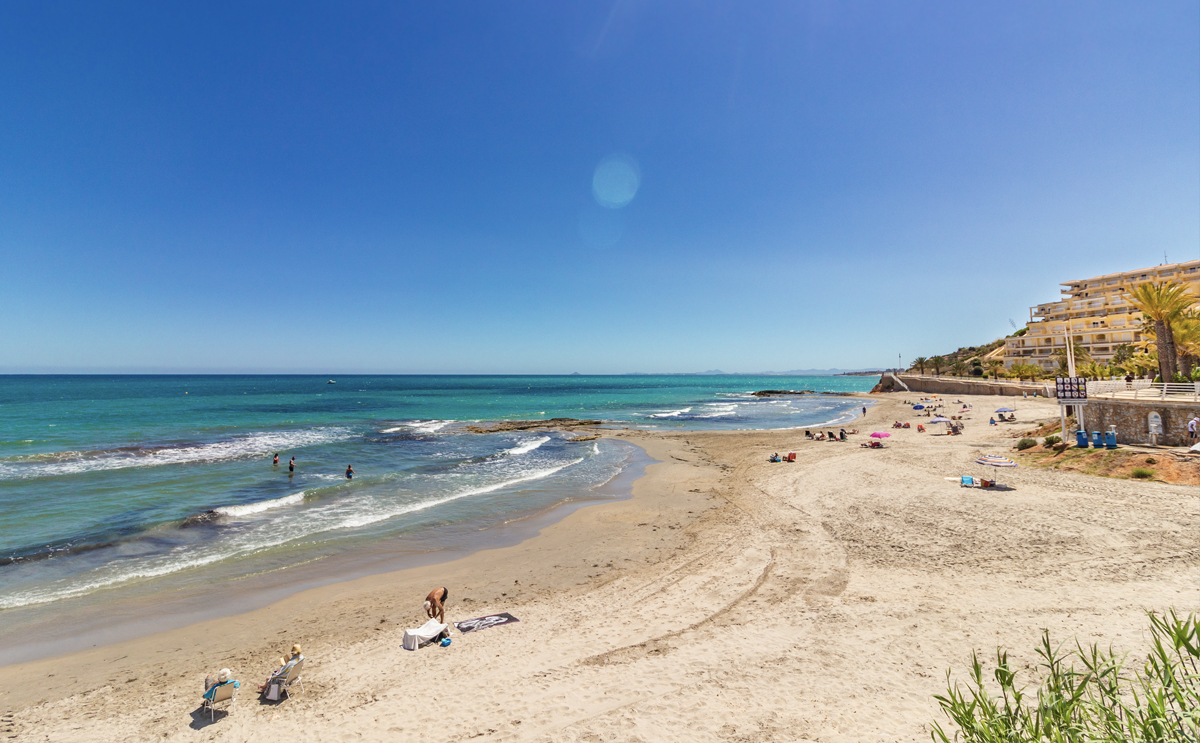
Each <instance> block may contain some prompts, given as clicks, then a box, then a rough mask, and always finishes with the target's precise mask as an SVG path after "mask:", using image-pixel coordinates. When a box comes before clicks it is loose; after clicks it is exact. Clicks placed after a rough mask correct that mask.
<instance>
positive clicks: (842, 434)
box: [804, 428, 858, 441]
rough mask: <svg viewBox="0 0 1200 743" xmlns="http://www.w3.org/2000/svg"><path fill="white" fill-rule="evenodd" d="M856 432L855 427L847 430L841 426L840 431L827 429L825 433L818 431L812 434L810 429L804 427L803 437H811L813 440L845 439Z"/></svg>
mask: <svg viewBox="0 0 1200 743" xmlns="http://www.w3.org/2000/svg"><path fill="white" fill-rule="evenodd" d="M856 433H858V429H857V428H856V429H854V430H853V431H847V430H846V429H844V428H843V429H841V430H840V431H838V432H837V433H834V432H833V431H829V432H828V433H826V432H825V431H818V432H817V433H816V434H813V432H812V431H809V430H808V429H805V430H804V438H806V439H812V440H813V441H845V440H846V437H847V436H850V435H853V434H856Z"/></svg>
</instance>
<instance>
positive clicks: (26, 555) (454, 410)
mask: <svg viewBox="0 0 1200 743" xmlns="http://www.w3.org/2000/svg"><path fill="white" fill-rule="evenodd" d="M876 381H877V380H876V378H875V377H748V376H620V377H586V376H569V377H564V376H555V377H544V376H535V377H516V376H503V377H477V376H471V377H459V376H349V377H338V378H337V379H336V384H328V383H327V382H328V380H327V378H324V377H311V376H57V377H56V376H12V377H0V614H3V613H5V612H12V611H20V610H25V609H28V608H29V607H47V606H54V605H55V604H57V603H59V602H69V601H79V600H84V599H90V600H95V599H96V598H97V597H99V598H100V599H101V600H103V597H104V596H105V595H106V593H107V594H110V595H111V594H112V593H113V592H117V593H119V592H122V591H124V592H126V593H128V592H130V591H133V592H139V591H140V592H141V593H142V595H145V594H146V593H147V592H153V591H155V590H159V589H161V588H163V587H164V586H174V587H177V586H179V585H200V584H210V583H213V582H216V581H222V580H232V579H237V578H240V577H244V576H247V575H253V574H260V573H263V572H269V571H274V570H280V569H284V568H287V567H288V566H291V565H295V564H298V563H305V562H312V561H313V560H318V559H320V558H323V557H329V556H333V555H339V554H345V553H346V552H348V551H349V550H353V549H354V548H356V547H360V546H362V545H366V544H375V543H380V542H385V541H386V542H388V543H389V544H398V545H402V546H403V547H404V548H411V549H412V550H415V551H422V550H433V549H437V548H438V547H439V544H438V541H437V540H438V539H443V538H444V535H445V534H447V533H448V532H447V530H448V529H454V528H460V529H461V530H462V532H463V534H467V535H469V533H471V532H473V531H478V530H481V529H486V528H488V527H489V526H490V525H494V524H500V523H504V522H507V521H511V520H513V519H518V518H520V517H522V516H524V515H528V514H532V513H537V512H541V511H544V510H545V509H547V508H549V507H551V506H554V505H556V504H558V503H562V502H565V501H568V500H572V499H593V498H603V497H613V494H611V493H609V492H606V491H604V490H602V486H603V485H604V484H605V483H607V482H609V481H611V480H612V479H613V478H614V477H615V476H617V474H618V473H620V472H621V471H622V469H623V468H625V467H627V466H628V464H629V462H630V461H632V457H633V454H634V451H635V450H634V449H633V447H630V446H628V445H626V444H623V443H621V442H617V441H611V440H600V441H590V442H585V443H572V442H571V441H570V440H569V439H570V438H572V435H571V434H566V435H564V434H559V433H547V434H543V433H527V432H518V433H499V434H486V435H478V434H470V433H467V432H465V431H464V430H463V425H464V423H466V422H470V421H491V420H503V419H531V418H532V419H542V418H552V417H575V418H602V419H605V420H606V421H609V422H610V423H609V425H612V426H636V427H646V428H658V429H676V428H682V429H736V428H743V429H751V428H753V429H772V428H791V427H804V426H814V425H818V424H822V423H829V424H834V423H836V422H842V421H847V420H850V419H851V418H852V417H853V416H854V413H855V411H857V410H858V408H859V407H860V406H861V404H862V403H861V401H859V400H855V399H850V398H843V397H836V396H825V395H818V396H805V397H797V398H790V399H760V398H755V397H752V396H750V395H749V394H748V393H749V392H750V391H753V390H757V389H812V390H817V391H822V392H861V391H866V390H868V389H870V387H871V386H872V385H873V384H874V383H875V382H876ZM277 452H278V453H279V456H280V464H279V465H278V466H273V465H272V464H271V458H272V456H273V455H274V454H275V453H277ZM293 456H294V457H296V462H297V466H296V469H295V471H294V472H289V470H288V466H287V464H288V460H289V459H290V458H291V457H293ZM348 465H353V467H354V471H355V473H356V474H355V477H354V478H353V479H352V480H348V479H347V478H346V477H345V475H344V472H345V469H346V467H347V466H348Z"/></svg>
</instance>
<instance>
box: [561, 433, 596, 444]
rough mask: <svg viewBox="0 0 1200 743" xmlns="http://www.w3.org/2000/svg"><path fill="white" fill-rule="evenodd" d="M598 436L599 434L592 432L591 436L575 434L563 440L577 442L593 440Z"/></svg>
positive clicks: (571, 442)
mask: <svg viewBox="0 0 1200 743" xmlns="http://www.w3.org/2000/svg"><path fill="white" fill-rule="evenodd" d="M598 438H600V434H598V433H594V434H592V435H591V436H576V437H575V438H573V439H563V441H566V442H567V443H568V444H577V443H579V442H580V441H595V440H596V439H598Z"/></svg>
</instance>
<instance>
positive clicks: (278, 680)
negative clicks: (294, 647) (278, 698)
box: [266, 658, 304, 701]
mask: <svg viewBox="0 0 1200 743" xmlns="http://www.w3.org/2000/svg"><path fill="white" fill-rule="evenodd" d="M303 674H304V659H303V658H301V659H300V660H298V661H296V662H295V663H292V664H291V665H288V666H284V667H283V670H281V671H280V672H279V673H278V674H276V675H274V676H272V677H271V678H270V679H268V680H267V689H266V691H267V692H270V689H271V685H272V684H278V685H279V691H280V693H281V694H286V695H287V698H288V699H291V698H292V684H300V691H304V675H303ZM267 698H268V699H270V698H271V697H270V696H268V697H267ZM272 701H274V700H272Z"/></svg>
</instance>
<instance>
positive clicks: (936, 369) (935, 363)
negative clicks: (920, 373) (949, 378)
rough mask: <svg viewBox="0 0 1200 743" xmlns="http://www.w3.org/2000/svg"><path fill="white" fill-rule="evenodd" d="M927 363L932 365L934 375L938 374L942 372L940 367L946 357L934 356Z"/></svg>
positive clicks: (944, 362) (943, 364) (944, 363)
mask: <svg viewBox="0 0 1200 743" xmlns="http://www.w3.org/2000/svg"><path fill="white" fill-rule="evenodd" d="M929 365H930V366H932V367H933V373H934V375H935V376H937V375H940V374H941V373H942V367H943V366H945V365H946V359H945V358H943V357H941V356H934V357H933V358H932V359H930V360H929Z"/></svg>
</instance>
